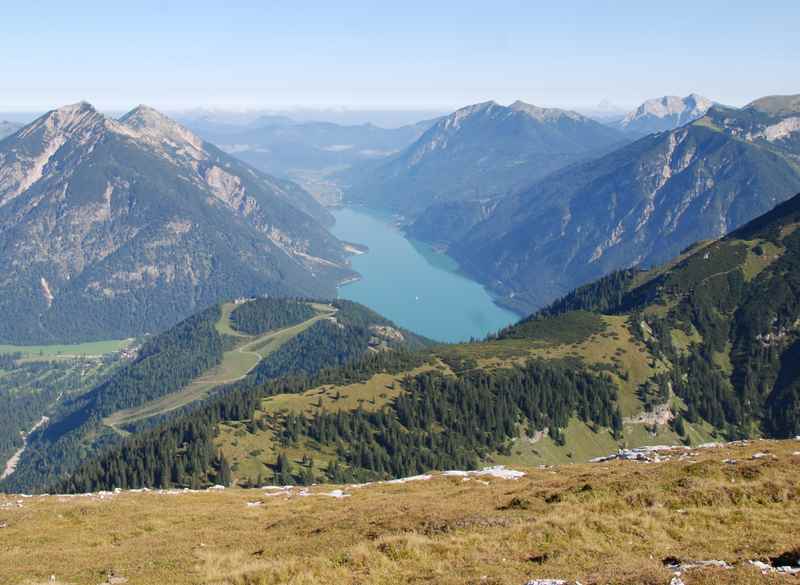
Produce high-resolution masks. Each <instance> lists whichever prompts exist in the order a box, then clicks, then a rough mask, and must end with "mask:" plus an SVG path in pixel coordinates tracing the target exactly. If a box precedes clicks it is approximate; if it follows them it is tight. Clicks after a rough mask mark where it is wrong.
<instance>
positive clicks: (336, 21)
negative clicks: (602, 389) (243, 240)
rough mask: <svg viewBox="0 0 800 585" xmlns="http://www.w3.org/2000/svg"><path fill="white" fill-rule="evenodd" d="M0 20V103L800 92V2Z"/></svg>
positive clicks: (544, 99)
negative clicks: (799, 26) (799, 64)
mask: <svg viewBox="0 0 800 585" xmlns="http://www.w3.org/2000/svg"><path fill="white" fill-rule="evenodd" d="M226 5H227V6H226ZM0 17H1V18H2V20H1V21H0V22H2V23H3V24H2V25H0V31H2V34H0V55H1V56H0V110H12V109H16V110H38V109H44V108H49V107H52V106H56V105H60V104H63V103H68V102H73V101H77V100H79V99H87V100H89V101H91V102H92V103H94V104H96V105H98V106H99V107H103V108H107V109H111V108H120V109H124V108H127V107H129V106H132V105H135V104H137V103H148V104H151V105H153V106H156V107H161V108H165V109H170V108H171V109H175V108H182V107H191V106H200V107H224V106H234V107H243V108H248V107H284V106H295V105H297V106H306V107H308V106H312V107H313V106H349V107H365V106H366V107H403V108H423V107H442V108H450V107H453V106H459V105H463V104H467V103H474V102H478V101H483V100H486V99H496V100H498V101H500V102H504V103H505V102H510V101H513V100H514V99H517V98H520V99H524V100H525V101H529V102H532V103H536V104H540V105H568V106H573V107H575V106H591V105H594V104H597V103H598V102H599V101H600V100H601V99H604V98H607V99H609V100H611V102H613V103H616V104H620V105H629V104H635V103H638V102H640V101H641V100H643V99H645V98H648V97H653V96H658V95H664V94H681V95H683V94H686V93H688V92H690V91H697V92H699V93H702V94H703V95H706V96H708V97H710V98H713V99H717V100H720V101H723V102H726V103H730V104H736V105H738V104H743V103H746V102H747V101H749V100H751V99H753V98H756V97H759V96H761V95H765V94H773V93H799V92H800V75H798V71H799V70H800V69H799V68H798V63H800V35H798V34H797V33H798V29H797V23H798V22H800V2H798V1H797V0H793V1H788V0H787V1H782V0H772V1H771V0H765V1H762V2H758V3H753V2H738V1H734V0H730V1H728V2H721V1H716V0H703V1H693V2H684V1H682V0H672V1H670V2H649V1H641V0H640V1H630V2H627V1H626V2H623V1H619V2H603V1H595V2H588V1H587V2H584V1H569V0H561V1H559V2H551V1H547V2H539V1H532V0H531V1H527V2H502V1H495V2H487V1H485V0H484V1H482V2H472V1H463V0H462V1H460V2H449V1H437V0H427V1H425V2H418V1H416V0H405V1H403V2H367V1H348V0H338V1H331V0H329V1H325V2H317V1H313V0H306V1H303V2H299V1H297V2H292V1H281V2H272V1H261V2H251V1H235V2H234V1H231V2H225V3H223V2H219V1H216V2H207V1H203V0H201V1H198V0H194V1H192V2H181V1H176V0H160V1H158V0H154V1H147V0H145V1H140V2H125V3H123V2H94V1H78V2H64V1H59V2H55V1H37V0H27V1H25V2H13V3H12V2H4V3H3V4H2V6H0Z"/></svg>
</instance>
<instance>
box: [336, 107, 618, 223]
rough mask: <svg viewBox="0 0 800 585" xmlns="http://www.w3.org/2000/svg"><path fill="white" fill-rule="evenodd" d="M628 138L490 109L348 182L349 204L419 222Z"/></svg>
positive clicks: (564, 117)
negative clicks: (435, 209)
mask: <svg viewBox="0 0 800 585" xmlns="http://www.w3.org/2000/svg"><path fill="white" fill-rule="evenodd" d="M624 142H625V136H624V134H623V133H622V132H620V131H618V130H615V129H613V128H609V127H608V126H605V125H603V124H600V123H599V122H595V121H594V120H591V119H589V118H587V117H585V116H582V115H580V114H578V113H576V112H572V111H568V110H559V109H554V108H539V107H536V106H532V105H530V104H526V103H524V102H521V101H518V102H515V103H513V104H511V105H510V106H508V107H506V106H502V105H500V104H498V103H496V102H485V103H481V104H475V105H472V106H467V107H465V108H461V109H460V110H457V111H455V112H453V113H452V114H450V115H449V116H445V117H443V118H441V119H439V120H438V121H437V122H436V123H435V124H433V126H431V127H430V128H429V129H428V130H427V131H426V132H425V133H424V134H423V135H422V136H421V137H420V138H419V139H418V140H417V141H416V142H414V143H413V144H411V145H410V146H408V147H407V148H405V149H404V150H402V151H401V152H399V153H398V154H396V155H394V156H392V157H390V158H389V159H387V160H385V161H379V162H376V163H373V164H371V165H363V166H362V167H360V168H356V169H353V171H350V172H344V173H342V175H341V176H340V182H341V184H342V185H343V188H344V190H345V198H346V199H347V200H348V201H353V202H359V203H365V204H367V205H372V206H376V207H381V208H386V209H390V210H394V211H397V212H401V213H403V214H406V215H409V216H416V215H417V214H419V213H421V212H422V211H423V210H424V209H426V208H427V207H429V206H430V205H432V204H446V203H447V202H450V201H460V200H467V199H485V198H491V197H496V196H498V195H505V194H508V193H511V192H514V191H516V190H518V189H520V188H523V187H525V186H527V185H530V184H531V183H532V182H533V181H535V180H536V179H538V178H541V177H543V176H545V175H547V174H548V173H551V172H553V171H555V170H558V169H560V168H563V167H565V166H567V165H569V164H572V163H575V162H577V161H580V160H584V159H586V158H589V157H592V156H597V155H599V154H602V153H604V152H608V151H609V150H611V149H613V148H614V147H616V146H619V145H620V144H622V143H624Z"/></svg>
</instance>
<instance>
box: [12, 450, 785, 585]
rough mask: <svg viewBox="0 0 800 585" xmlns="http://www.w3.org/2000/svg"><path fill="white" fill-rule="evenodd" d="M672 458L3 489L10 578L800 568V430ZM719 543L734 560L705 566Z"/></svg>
mask: <svg viewBox="0 0 800 585" xmlns="http://www.w3.org/2000/svg"><path fill="white" fill-rule="evenodd" d="M665 459H666V460H663V461H659V462H634V461H612V462H602V463H593V464H576V465H563V466H558V467H540V468H528V469H525V470H524V471H525V473H526V474H525V475H524V476H523V477H521V478H518V479H511V478H508V477H502V476H501V477H493V476H491V475H486V476H474V475H473V476H465V475H463V474H454V475H449V476H447V475H443V474H434V475H433V476H432V477H430V478H428V477H422V478H417V481H406V482H402V481H396V482H387V483H382V484H373V485H366V486H339V487H336V486H313V487H311V488H307V489H305V490H304V489H302V488H292V489H278V488H275V489H250V490H244V489H228V490H209V491H205V492H188V491H180V490H174V491H160V492H155V491H154V492H138V493H134V492H121V493H116V494H110V493H107V494H90V495H85V496H72V497H66V496H37V497H25V496H12V495H9V496H0V582H1V583H4V584H5V583H7V584H9V585H12V584H20V585H23V584H28V585H32V584H38V583H48V582H49V583H60V584H62V585H63V584H67V583H69V584H73V585H83V584H90V585H97V584H98V583H118V584H119V583H129V584H130V585H138V584H167V583H169V584H175V585H179V584H220V585H221V584H241V585H245V584H249V585H255V584H273V583H275V584H277V583H292V584H311V583H314V584H317V583H341V584H376V585H389V584H393V585H394V584H410V583H437V584H445V585H450V584H452V585H455V584H464V583H469V584H494V585H523V584H525V583H527V582H528V581H530V580H533V579H545V578H552V579H565V580H578V581H580V582H581V583H583V584H584V585H587V584H601V583H609V584H610V583H624V584H634V583H636V584H653V585H662V584H663V585H667V584H669V583H670V582H671V581H672V580H673V578H675V572H676V571H682V574H681V576H680V580H681V582H683V583H685V584H686V585H694V584H711V583H715V584H733V583H737V584H763V583H792V582H794V581H795V580H797V579H798V578H800V577H791V576H788V575H785V574H779V573H774V572H769V571H768V569H767V567H768V565H769V564H770V563H774V564H776V565H777V564H782V563H791V562H795V563H796V562H797V555H798V554H800V529H798V526H797V518H798V517H800V481H799V480H800V441H797V440H793V441H780V442H778V441H756V442H749V443H740V444H734V445H727V446H721V447H714V448H698V449H676V450H674V451H671V452H668V453H667V454H666V458H665ZM500 475H502V474H500ZM781 556H782V558H781V559H779V557H781ZM773 559H776V560H773ZM708 560H715V561H724V562H725V563H726V564H727V565H729V566H728V567H726V568H723V567H720V566H712V565H707V566H700V567H694V568H690V567H689V564H690V563H691V562H694V561H708ZM754 560H756V561H761V562H764V563H767V565H763V566H762V567H761V568H759V567H757V566H755V565H753V564H751V563H750V561H754ZM681 563H683V564H684V565H685V566H684V567H682V568H677V567H674V566H671V565H675V564H681ZM672 582H673V583H675V581H672Z"/></svg>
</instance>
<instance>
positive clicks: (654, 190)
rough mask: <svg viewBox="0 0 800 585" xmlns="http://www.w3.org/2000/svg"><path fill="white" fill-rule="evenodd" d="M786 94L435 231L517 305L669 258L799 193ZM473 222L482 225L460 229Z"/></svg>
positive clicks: (797, 116)
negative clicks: (779, 104)
mask: <svg viewBox="0 0 800 585" xmlns="http://www.w3.org/2000/svg"><path fill="white" fill-rule="evenodd" d="M787 100H788V98H787V99H785V100H784V102H785V103H786V104H788V105H785V107H783V109H773V110H770V111H767V110H765V109H763V108H762V107H761V106H760V105H759V104H760V102H758V101H757V102H754V103H753V104H751V105H750V106H748V107H746V108H743V109H741V110H734V109H728V108H723V107H719V106H715V107H713V108H711V109H710V110H709V112H708V113H707V115H706V116H704V117H702V118H700V119H699V120H697V121H695V122H693V123H691V124H689V125H687V126H683V127H681V128H678V129H676V130H672V131H670V132H663V133H660V134H653V135H650V136H647V137H645V138H642V139H641V140H638V141H637V142H635V143H633V144H630V145H628V146H625V147H623V148H621V149H619V150H617V151H615V152H613V153H611V154H608V155H606V156H604V157H601V158H598V159H596V160H592V161H590V162H587V163H583V164H580V165H577V166H573V167H571V168H569V169H567V170H564V171H561V172H556V173H554V174H552V175H550V176H549V177H547V178H545V179H543V180H542V181H540V182H538V183H536V184H534V185H533V186H531V187H529V188H527V189H524V190H522V191H520V192H518V193H516V194H514V195H511V196H509V197H505V198H503V199H502V200H500V201H499V202H498V203H497V204H496V205H494V206H493V207H492V208H491V209H490V210H488V212H487V213H483V214H478V213H474V212H472V211H469V212H466V211H465V212H464V213H462V215H461V217H464V218H465V221H464V222H462V223H461V224H459V226H458V231H457V233H454V234H453V237H452V238H450V237H449V235H448V233H447V231H446V230H445V229H440V230H439V231H438V232H437V234H438V238H440V239H442V240H444V241H445V243H447V244H449V253H450V254H451V255H452V256H453V257H454V258H456V260H458V261H459V263H460V264H461V266H462V268H463V269H464V270H466V271H467V272H469V273H470V274H472V275H473V276H476V277H478V278H479V279H480V280H482V281H483V282H485V283H486V284H488V285H489V286H491V287H493V288H494V289H495V290H496V291H498V292H499V293H501V294H503V296H504V302H506V303H507V304H509V305H511V306H515V307H517V308H519V309H520V310H534V309H536V308H539V307H542V306H544V305H546V304H547V303H549V302H551V301H552V300H553V299H555V298H557V297H559V296H561V295H563V294H566V293H567V292H568V291H569V290H571V289H572V288H574V287H576V286H579V285H581V284H584V283H587V282H591V281H592V280H594V279H596V278H599V277H601V276H603V275H605V274H608V273H609V272H611V271H613V270H617V269H620V268H627V267H630V266H643V267H647V266H653V265H656V264H658V263H661V262H666V261H668V260H669V259H670V258H672V257H674V256H675V255H677V254H678V253H679V252H680V250H682V249H683V248H685V247H686V246H689V245H690V244H692V243H693V242H696V241H698V240H703V239H712V238H718V237H720V236H722V235H724V234H725V233H727V232H728V231H730V230H733V229H735V228H737V227H738V226H740V225H742V224H744V223H746V222H747V221H749V220H751V219H753V218H755V217H758V216H759V215H760V214H762V213H765V212H767V211H768V210H769V209H771V208H772V207H773V206H774V205H776V204H777V203H780V202H781V201H784V200H786V198H787V197H789V196H790V195H791V194H792V193H796V192H798V190H800V142H798V141H799V140H800V131H798V130H800V124H798V120H800V111H797V110H792V109H791V108H792V107H793V106H792V105H791V103H792V102H791V101H790V100H788V101H787ZM776 112H777V113H776ZM448 213H449V212H448ZM471 217H472V218H474V219H476V220H478V221H479V222H478V223H476V224H474V225H472V226H466V225H465V223H466V222H467V220H468V219H469V218H471ZM426 221H427V223H428V224H429V225H431V226H435V225H440V226H443V227H447V226H448V225H449V223H448V221H447V220H446V219H444V218H441V217H440V216H436V217H429V218H427V219H426ZM428 231H430V230H428ZM415 233H416V234H417V235H418V236H424V235H425V234H424V232H415ZM433 235H436V234H430V235H429V238H430V236H433Z"/></svg>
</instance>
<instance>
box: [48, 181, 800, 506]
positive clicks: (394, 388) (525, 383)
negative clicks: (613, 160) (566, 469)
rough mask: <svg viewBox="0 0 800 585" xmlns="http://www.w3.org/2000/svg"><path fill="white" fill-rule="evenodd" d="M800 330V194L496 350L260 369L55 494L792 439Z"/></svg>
mask: <svg viewBox="0 0 800 585" xmlns="http://www.w3.org/2000/svg"><path fill="white" fill-rule="evenodd" d="M798 335H800V195H799V196H797V197H795V198H793V199H791V200H789V201H788V202H786V203H784V204H782V205H780V206H778V207H777V208H775V209H774V210H773V211H771V212H770V213H768V214H766V215H764V216H763V217H760V218H758V219H757V220H755V221H753V222H750V223H748V224H747V225H745V226H744V227H742V228H741V229H739V230H737V231H735V232H733V233H732V234H730V235H729V236H727V237H725V238H723V239H721V240H717V241H711V242H704V243H700V244H697V245H695V246H693V247H692V248H691V249H689V250H686V251H685V252H684V253H683V254H682V255H680V256H678V257H676V258H675V259H673V261H672V262H670V263H669V264H666V265H664V266H661V267H659V268H656V269H653V270H650V271H636V270H627V271H623V272H616V273H613V274H612V275H610V276H607V277H605V278H603V279H601V280H599V281H597V282H595V283H593V284H591V285H587V286H585V287H582V288H580V289H577V290H575V291H574V292H573V293H570V294H569V295H567V296H566V297H564V298H563V299H561V300H559V301H557V302H556V303H554V304H552V305H551V306H550V307H548V308H547V309H545V310H543V311H541V312H539V313H537V314H535V315H532V316H531V317H529V318H527V319H525V320H523V321H521V322H520V323H518V324H517V325H514V326H512V327H509V328H508V329H506V330H504V331H502V332H500V333H499V335H497V336H496V337H493V338H491V339H488V340H486V341H484V342H477V343H468V344H459V345H443V346H436V347H434V348H431V349H426V350H423V351H419V352H416V353H407V352H381V353H375V354H374V355H371V356H368V357H367V358H366V359H355V360H348V361H345V362H344V365H343V366H342V367H338V368H329V369H321V370H317V371H316V373H313V374H311V375H303V376H300V377H298V376H293V375H288V376H286V377H283V378H273V377H264V378H260V377H259V376H257V375H256V376H254V377H252V378H250V379H249V380H247V381H244V382H242V383H240V384H237V385H236V386H235V390H234V391H232V392H230V393H227V394H225V395H223V396H220V397H218V398H217V399H215V400H212V401H210V402H208V403H206V404H205V405H204V406H203V407H202V408H201V409H198V410H195V411H194V412H191V413H189V414H187V415H186V416H184V417H180V418H177V419H174V420H172V421H168V422H167V423H165V424H164V425H161V426H159V427H156V428H154V429H153V430H151V431H148V432H147V433H144V434H141V435H138V436H137V437H135V438H132V439H131V440H129V441H127V442H126V443H125V444H124V445H122V446H121V447H119V448H116V449H113V450H111V451H109V452H107V453H106V454H105V455H104V456H102V457H100V458H98V459H96V460H93V461H91V462H89V463H87V464H86V465H85V466H84V467H82V468H81V469H80V470H79V471H77V472H76V473H75V474H73V475H72V477H71V478H70V479H69V480H68V481H66V482H64V483H61V484H59V486H58V489H66V490H77V491H85V490H91V489H98V488H100V487H103V488H109V487H114V486H121V487H125V486H127V487H134V486H139V485H162V486H163V485H189V484H192V485H203V484H208V483H213V482H218V481H223V482H228V481H236V482H238V483H240V484H242V485H252V484H258V483H263V482H267V483H277V484H282V483H292V482H302V483H312V482H317V481H335V482H338V483H342V482H345V481H351V480H353V479H356V480H362V481H363V480H370V479H379V478H389V477H398V476H406V475H413V474H415V473H422V472H425V471H427V470H429V469H447V468H463V467H474V466H478V465H481V464H484V463H487V462H492V461H493V462H503V463H524V464H529V465H532V464H541V463H553V462H568V461H573V462H577V461H582V460H587V459H589V458H592V457H597V456H601V455H605V454H608V453H610V452H614V451H616V449H618V448H620V447H634V446H641V445H653V444H681V443H687V444H698V443H705V442H708V441H712V440H722V439H735V438H741V437H747V436H760V435H765V436H770V437H778V438H781V437H792V436H795V435H797V434H799V433H800V371H798V368H797V364H798V359H797V356H798V347H800V346H799V345H798V344H800V340H798ZM299 363H301V362H298V364H299ZM296 367H297V366H296V365H295V366H292V367H291V368H288V369H287V370H286V373H288V372H290V371H292V370H294V369H295V368H296ZM271 373H274V374H279V373H281V372H279V371H273V372H271Z"/></svg>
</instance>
